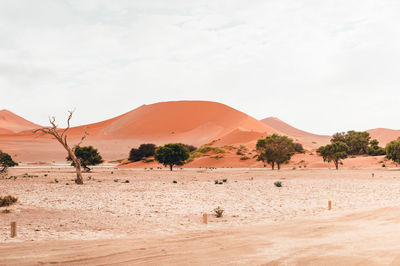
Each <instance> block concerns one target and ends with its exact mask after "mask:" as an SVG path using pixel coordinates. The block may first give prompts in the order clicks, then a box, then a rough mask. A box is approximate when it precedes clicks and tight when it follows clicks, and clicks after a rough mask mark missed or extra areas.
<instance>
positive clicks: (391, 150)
mask: <svg viewBox="0 0 400 266" xmlns="http://www.w3.org/2000/svg"><path fill="white" fill-rule="evenodd" d="M385 151H386V158H388V159H389V160H392V161H393V162H395V163H400V138H398V139H397V140H392V141H391V142H389V143H388V144H386V147H385Z"/></svg>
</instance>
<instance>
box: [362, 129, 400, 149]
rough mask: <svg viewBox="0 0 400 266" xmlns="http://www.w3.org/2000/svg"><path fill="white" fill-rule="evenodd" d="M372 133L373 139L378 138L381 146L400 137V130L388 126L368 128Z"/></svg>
mask: <svg viewBox="0 0 400 266" xmlns="http://www.w3.org/2000/svg"><path fill="white" fill-rule="evenodd" d="M367 132H369V134H370V135H371V139H377V140H378V141H379V145H380V146H383V147H384V146H385V145H386V144H387V143H388V142H390V141H392V140H395V139H397V138H398V137H400V130H394V129H388V128H375V129H370V130H367Z"/></svg>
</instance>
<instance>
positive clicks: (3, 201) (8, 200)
mask: <svg viewBox="0 0 400 266" xmlns="http://www.w3.org/2000/svg"><path fill="white" fill-rule="evenodd" d="M17 201H18V198H16V197H13V196H11V195H8V196H4V197H0V207H4V206H10V205H12V204H14V203H16V202H17Z"/></svg>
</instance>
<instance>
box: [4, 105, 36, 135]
mask: <svg viewBox="0 0 400 266" xmlns="http://www.w3.org/2000/svg"><path fill="white" fill-rule="evenodd" d="M38 127H40V126H39V125H37V124H34V123H32V122H30V121H28V120H26V119H24V118H22V117H20V116H18V115H16V114H14V113H12V112H10V111H8V110H5V109H3V110H0V134H12V133H19V132H22V131H25V130H32V129H35V128H38Z"/></svg>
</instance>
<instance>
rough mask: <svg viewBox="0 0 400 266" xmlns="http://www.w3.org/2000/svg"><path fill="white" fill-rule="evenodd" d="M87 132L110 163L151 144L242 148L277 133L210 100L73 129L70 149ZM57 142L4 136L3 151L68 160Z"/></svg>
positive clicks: (149, 108) (150, 108)
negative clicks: (173, 143) (137, 148)
mask: <svg viewBox="0 0 400 266" xmlns="http://www.w3.org/2000/svg"><path fill="white" fill-rule="evenodd" d="M75 115H77V113H76V114H75ZM28 123H29V122H28ZM32 125H33V126H32V127H33V128H36V127H38V126H37V125H35V124H32ZM32 127H31V128H32ZM85 128H86V130H87V132H88V133H89V136H88V137H87V139H86V140H85V144H86V145H88V144H90V145H94V146H96V147H97V148H98V149H99V150H100V152H101V153H102V154H103V156H104V157H105V158H106V159H107V160H113V159H121V158H124V157H127V154H128V153H129V150H130V149H131V148H133V147H135V146H137V145H139V144H141V143H146V142H152V143H155V144H157V145H163V144H165V143H168V142H183V143H187V144H192V145H196V146H200V145H203V144H206V143H209V142H212V141H217V140H221V143H223V142H225V143H228V142H229V143H234V144H237V143H244V142H251V141H255V140H256V139H257V138H258V136H261V135H267V134H271V133H274V132H276V131H275V130H274V129H273V128H271V127H269V126H268V125H265V124H263V123H262V122H260V121H258V120H256V119H254V118H252V117H250V116H249V115H247V114H245V113H242V112H240V111H237V110H235V109H233V108H231V107H229V106H226V105H224V104H220V103H216V102H207V101H177V102H161V103H155V104H151V105H143V106H141V107H139V108H136V109H134V110H132V111H130V112H128V113H125V114H123V115H120V116H118V117H115V118H112V119H109V120H106V121H102V122H99V123H93V124H89V125H82V126H78V127H72V128H71V129H70V130H69V131H68V136H69V138H70V139H71V144H73V143H74V141H75V142H76V140H77V139H78V138H80V137H81V136H82V134H83V131H84V129H85ZM53 142H54V141H53V140H51V138H50V137H48V136H41V135H40V134H36V135H34V134H32V133H27V132H24V134H18V135H13V136H9V135H3V136H2V137H0V143H1V144H2V146H4V148H3V149H4V150H5V151H7V150H8V151H10V152H11V151H12V152H13V155H15V156H17V157H19V159H20V160H22V161H49V160H55V161H64V158H65V152H64V151H63V149H62V148H61V147H60V149H58V150H59V152H56V153H53V151H54V150H57V148H56V147H55V146H54V143H53ZM35 144H38V145H35ZM47 146H48V149H47V148H46V147H47ZM42 151H47V152H46V153H43V152H42ZM49 151H51V152H49ZM121 156H122V157H121ZM51 158H53V159H51Z"/></svg>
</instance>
